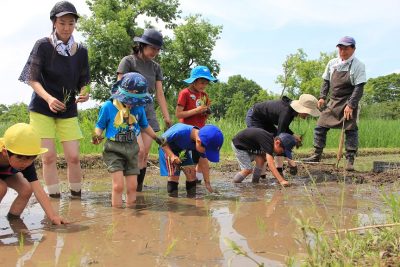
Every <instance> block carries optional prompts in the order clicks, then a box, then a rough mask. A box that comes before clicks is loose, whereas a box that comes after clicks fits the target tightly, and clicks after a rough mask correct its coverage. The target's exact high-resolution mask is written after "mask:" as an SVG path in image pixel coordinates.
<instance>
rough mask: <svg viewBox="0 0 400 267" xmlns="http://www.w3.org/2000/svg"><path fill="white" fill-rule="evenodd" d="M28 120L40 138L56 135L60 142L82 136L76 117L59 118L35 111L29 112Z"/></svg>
mask: <svg viewBox="0 0 400 267" xmlns="http://www.w3.org/2000/svg"><path fill="white" fill-rule="evenodd" d="M29 120H30V124H31V125H32V126H33V128H34V129H35V130H36V132H37V133H38V134H39V136H40V138H51V139H55V138H56V137H58V138H59V140H60V141H61V142H64V141H72V140H79V139H82V138H83V135H82V132H81V128H80V127H79V122H78V117H72V118H68V119H59V118H53V117H49V116H46V115H42V114H40V113H37V112H30V113H29Z"/></svg>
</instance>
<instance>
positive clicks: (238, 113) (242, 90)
mask: <svg viewBox="0 0 400 267" xmlns="http://www.w3.org/2000/svg"><path fill="white" fill-rule="evenodd" d="M207 93H208V94H209V96H210V99H211V109H212V112H213V116H214V117H215V118H225V117H228V116H229V117H232V118H237V117H243V118H244V116H245V115H246V112H247V110H248V109H249V108H250V107H251V106H252V105H254V103H256V102H261V101H265V100H268V99H272V98H273V96H272V95H270V94H268V92H267V91H265V90H264V89H262V88H261V87H260V86H259V85H258V84H257V83H255V82H254V81H252V80H248V79H246V78H243V77H242V76H240V75H234V76H231V77H229V79H228V82H227V83H223V82H219V83H216V84H213V85H210V86H209V87H208V88H207Z"/></svg>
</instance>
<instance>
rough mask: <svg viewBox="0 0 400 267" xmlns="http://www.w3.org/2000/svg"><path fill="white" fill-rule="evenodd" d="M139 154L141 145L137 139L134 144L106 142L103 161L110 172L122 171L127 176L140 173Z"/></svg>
mask: <svg viewBox="0 0 400 267" xmlns="http://www.w3.org/2000/svg"><path fill="white" fill-rule="evenodd" d="M138 154H139V145H138V143H137V140H136V139H135V140H134V142H132V143H127V142H115V141H112V140H106V142H105V144H104V148H103V160H104V163H105V164H106V165H107V170H108V172H111V173H113V172H117V171H122V172H123V173H124V175H125V176H127V175H137V174H139V173H140V170H139V165H138Z"/></svg>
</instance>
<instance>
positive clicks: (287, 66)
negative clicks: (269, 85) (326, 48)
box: [276, 49, 336, 98]
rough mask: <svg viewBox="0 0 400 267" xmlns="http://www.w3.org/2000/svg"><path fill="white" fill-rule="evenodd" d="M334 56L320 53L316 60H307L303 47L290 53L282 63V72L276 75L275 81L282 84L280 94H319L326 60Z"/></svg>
mask: <svg viewBox="0 0 400 267" xmlns="http://www.w3.org/2000/svg"><path fill="white" fill-rule="evenodd" d="M335 56H336V52H333V53H330V54H328V53H322V52H321V53H320V56H319V58H318V59H316V60H308V59H307V54H306V53H305V52H304V51H303V49H298V50H297V53H295V54H290V55H288V56H287V57H286V60H285V62H284V63H283V64H282V67H283V74H282V75H278V77H277V79H276V83H278V84H281V86H282V94H281V96H282V95H284V94H287V95H288V96H289V97H292V98H298V97H299V96H300V95H301V94H304V93H308V94H312V95H314V96H318V95H319V91H320V87H321V83H322V78H321V76H322V74H323V72H324V69H325V67H326V65H327V64H328V61H329V60H330V59H332V58H334V57H335Z"/></svg>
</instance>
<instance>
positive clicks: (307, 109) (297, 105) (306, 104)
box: [290, 94, 321, 117]
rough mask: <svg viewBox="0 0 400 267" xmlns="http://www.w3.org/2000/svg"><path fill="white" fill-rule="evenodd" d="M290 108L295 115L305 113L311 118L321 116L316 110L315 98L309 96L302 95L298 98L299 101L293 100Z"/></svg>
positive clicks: (316, 101) (316, 102)
mask: <svg viewBox="0 0 400 267" xmlns="http://www.w3.org/2000/svg"><path fill="white" fill-rule="evenodd" d="M290 106H291V107H292V108H293V109H294V110H295V111H296V112H297V113H307V114H310V115H311V116H313V117H318V116H319V115H321V112H320V111H319V110H318V100H317V99H316V98H315V96H313V95H310V94H302V95H301V96H300V97H299V100H293V101H292V102H291V103H290Z"/></svg>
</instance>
